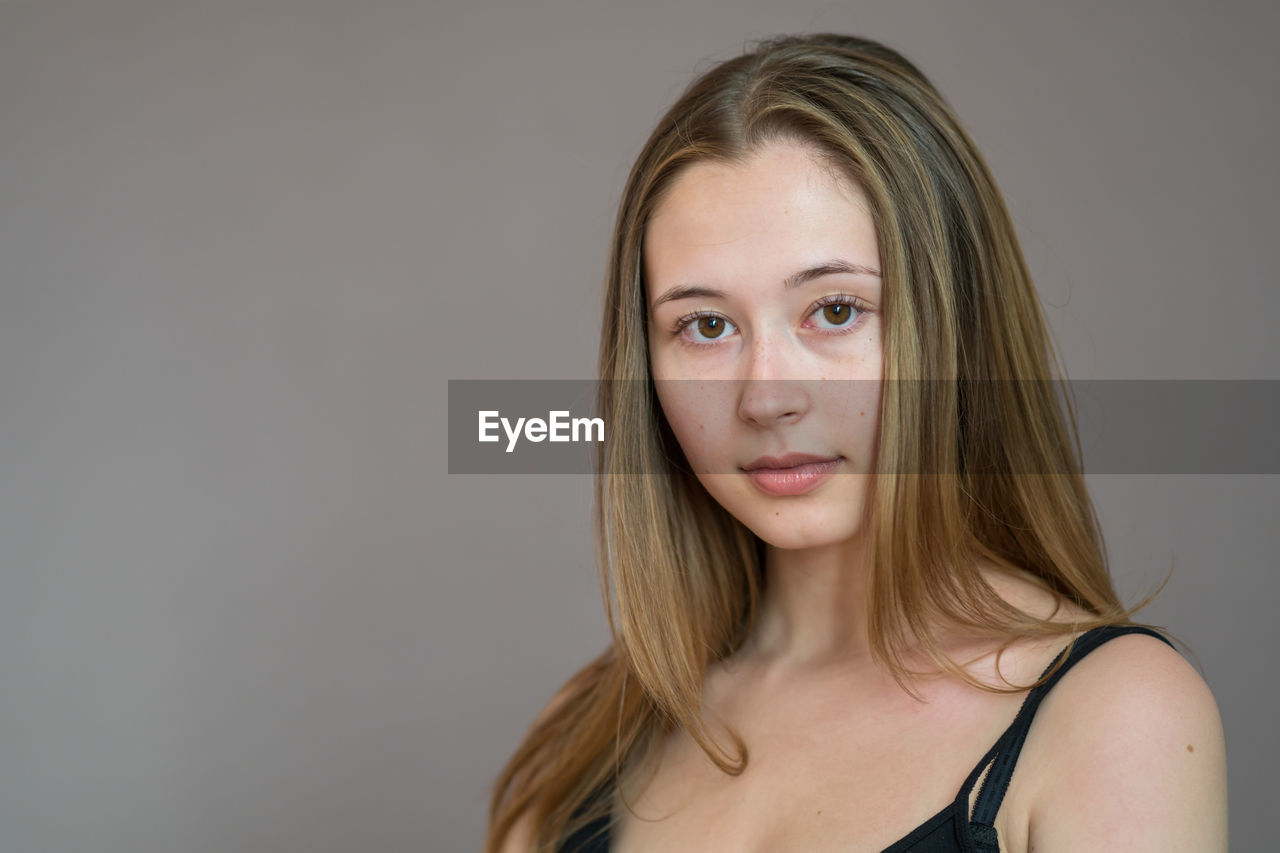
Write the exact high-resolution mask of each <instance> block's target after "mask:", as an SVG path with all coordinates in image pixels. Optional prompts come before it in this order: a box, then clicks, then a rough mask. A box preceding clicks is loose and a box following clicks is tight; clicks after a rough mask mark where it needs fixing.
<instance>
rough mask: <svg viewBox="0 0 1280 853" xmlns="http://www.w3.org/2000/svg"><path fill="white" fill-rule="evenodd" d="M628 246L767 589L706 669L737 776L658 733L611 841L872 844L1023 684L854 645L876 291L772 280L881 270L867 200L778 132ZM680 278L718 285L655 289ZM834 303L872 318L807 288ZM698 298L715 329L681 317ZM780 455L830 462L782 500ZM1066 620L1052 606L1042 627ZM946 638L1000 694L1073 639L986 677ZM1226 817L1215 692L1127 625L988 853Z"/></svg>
mask: <svg viewBox="0 0 1280 853" xmlns="http://www.w3.org/2000/svg"><path fill="white" fill-rule="evenodd" d="M644 251H645V269H646V289H647V299H648V303H649V305H650V307H651V310H650V320H649V343H650V353H651V369H652V372H653V375H654V379H655V383H656V385H657V388H658V395H659V401H660V403H661V405H662V409H663V412H664V414H665V416H666V418H667V420H668V421H669V423H670V424H671V427H672V430H673V432H674V433H675V435H676V437H677V439H678V440H679V442H680V445H681V448H682V449H683V450H684V452H685V455H686V457H687V458H688V460H689V462H690V464H691V465H692V467H693V470H694V472H695V474H696V476H697V477H698V479H699V480H700V482H702V484H703V485H704V487H705V488H706V489H707V491H708V492H709V493H710V494H711V495H712V496H713V497H714V498H715V499H716V500H717V501H719V502H720V504H721V505H722V506H724V507H725V509H726V510H728V511H729V512H730V513H732V514H733V515H734V516H735V517H736V518H738V519H739V520H740V521H742V522H743V523H744V524H745V525H746V526H747V527H749V528H750V529H751V530H752V531H754V532H755V533H756V534H757V535H758V536H759V537H760V538H761V539H763V540H764V541H765V543H766V546H767V547H766V557H765V571H766V575H767V582H766V592H765V597H764V600H763V602H762V606H761V611H760V618H759V621H758V623H757V626H756V629H755V631H754V632H753V634H752V636H751V637H750V638H749V639H748V641H747V643H746V644H745V645H744V646H743V647H742V649H740V650H739V651H738V653H736V654H735V655H734V657H733V658H732V659H730V660H726V661H720V662H717V663H716V664H714V665H713V666H712V667H711V668H710V670H709V671H708V673H707V676H706V680H705V684H704V707H703V710H704V712H705V713H706V714H707V716H708V719H710V720H713V721H715V722H713V730H716V729H715V725H716V724H720V725H731V726H732V727H733V728H735V729H736V730H737V731H738V732H739V733H740V734H741V735H742V736H743V737H744V738H745V740H746V742H747V744H748V746H749V747H750V749H751V760H750V763H749V765H748V767H747V770H746V771H745V772H744V773H743V774H742V775H740V776H737V777H732V776H728V775H726V774H724V773H722V772H720V771H719V769H718V768H716V767H715V766H714V765H713V764H712V763H711V762H710V761H709V760H708V759H707V758H706V756H705V755H704V754H703V753H702V752H701V750H699V749H698V748H697V746H696V744H694V743H693V742H692V740H691V739H690V738H688V737H687V735H685V734H684V733H683V732H682V731H679V730H677V731H675V732H673V733H671V734H670V735H669V736H668V737H667V738H666V740H665V741H664V743H663V746H662V750H661V754H660V755H659V756H658V758H657V760H656V761H655V762H654V763H653V765H651V766H646V767H633V768H629V769H628V772H627V774H626V776H625V778H624V780H623V784H622V789H623V794H624V796H625V799H626V801H627V806H626V807H624V806H621V805H619V806H617V807H616V810H617V814H618V816H619V820H620V823H619V825H618V827H617V829H616V831H615V833H614V838H613V850H615V851H621V853H630V851H643V850H664V851H682V850H689V851H693V850H707V849H717V850H735V851H764V850H770V851H786V850H797V851H799V850H805V851H837V850H838V851H842V853H858V851H868V853H876V851H880V850H882V849H883V848H884V847H885V846H887V845H889V844H890V843H892V842H894V841H896V840H898V839H899V838H900V837H901V836H903V835H904V834H906V832H908V831H909V830H911V829H913V828H914V827H915V826H917V825H918V824H920V823H921V822H923V821H924V820H926V819H927V818H929V817H932V816H933V815H934V814H935V813H936V812H938V811H939V810H940V809H941V808H942V807H943V806H944V805H945V804H947V803H948V802H950V800H951V799H952V798H953V797H954V795H955V792H956V791H957V790H958V789H959V787H960V784H961V783H962V781H963V779H964V777H965V776H966V775H967V774H968V772H969V771H970V770H971V769H972V767H973V766H974V765H975V764H976V763H977V761H978V759H979V758H980V757H981V756H982V754H983V753H984V752H985V751H986V750H987V748H988V747H989V746H990V745H991V744H992V743H993V742H994V741H995V739H996V738H997V737H998V736H999V734H1000V733H1001V732H1002V731H1003V730H1004V729H1005V727H1007V726H1008V725H1009V723H1010V722H1011V721H1012V720H1013V718H1014V716H1015V715H1016V713H1017V710H1018V707H1019V705H1020V704H1021V702H1022V699H1023V698H1024V697H1023V694H1014V695H1004V696H1002V695H995V694H990V693H985V692H983V691H979V690H976V689H974V688H972V687H970V686H968V685H964V684H963V683H960V682H958V681H956V680H955V679H951V678H938V679H935V680H932V681H929V682H926V683H925V684H924V685H923V687H922V692H923V693H924V695H925V697H926V699H927V702H926V703H924V704H920V703H916V702H915V701H914V700H913V699H911V697H909V696H907V695H906V694H905V693H903V692H902V691H901V689H900V688H899V687H898V686H897V685H896V684H895V683H894V682H893V680H892V678H890V677H888V676H887V675H885V674H883V673H882V672H880V671H879V669H878V668H877V667H875V666H874V665H873V663H872V661H871V659H870V657H869V654H868V651H867V639H866V633H865V625H864V624H863V622H862V617H861V614H862V613H863V612H864V605H865V595H866V583H865V577H866V570H867V557H868V554H867V551H866V542H865V539H864V534H865V530H866V516H865V513H866V508H867V497H868V491H867V490H868V487H869V477H868V472H869V471H870V470H871V465H872V460H873V458H874V453H875V446H876V440H877V434H876V424H877V422H878V418H879V405H880V382H881V378H882V376H883V357H882V352H883V346H882V340H881V315H880V306H881V298H882V294H881V282H880V280H879V278H878V277H877V276H876V275H874V274H851V273H837V274H830V275H822V276H819V277H816V278H813V279H812V280H811V281H809V282H807V283H806V284H803V285H801V286H799V287H796V288H794V289H788V288H787V287H785V286H784V281H786V280H787V278H788V277H789V276H793V275H794V274H796V273H797V272H798V271H801V270H804V269H809V268H812V267H814V266H815V265H818V264H823V263H826V262H829V261H832V260H833V259H842V260H844V261H848V262H851V263H854V264H861V265H863V266H865V267H868V268H869V269H870V270H872V271H874V270H878V269H879V261H878V244H877V240H876V234H875V229H874V226H873V224H872V220H871V217H870V214H869V211H868V208H867V203H866V200H865V197H864V196H863V195H862V193H861V192H860V191H859V190H858V188H857V187H855V186H853V185H851V184H850V183H848V182H847V181H845V180H843V179H841V178H839V177H837V176H836V175H835V174H833V173H832V172H831V171H830V170H829V169H828V168H826V167H825V166H824V165H823V164H822V163H821V162H820V161H819V160H817V159H815V158H814V157H813V156H812V154H811V152H810V151H808V150H807V149H805V148H804V147H803V146H801V145H798V144H794V143H777V144H772V145H770V146H767V147H766V148H764V149H762V150H761V151H760V152H758V153H757V154H756V155H755V156H753V157H752V158H750V159H749V160H748V161H746V162H745V163H741V164H733V165H728V164H716V163H698V164H695V165H693V166H691V167H689V168H688V169H687V170H686V171H685V172H684V173H682V175H681V176H680V177H679V178H677V180H676V183H675V185H674V187H673V189H672V192H671V193H670V195H668V196H667V197H666V198H665V199H664V200H663V202H662V204H660V205H659V207H658V209H657V210H656V212H655V214H654V216H653V217H652V219H651V221H650V223H649V226H648V229H647V232H646V242H645V247H644ZM682 286H701V287H705V288H712V289H715V290H718V291H721V292H722V295H720V296H705V295H704V296H699V297H697V298H688V299H677V300H672V301H668V302H664V303H663V304H659V305H655V303H656V302H657V301H658V300H659V299H660V298H661V297H662V296H663V295H664V294H667V293H668V292H670V291H671V290H672V289H673V288H677V287H682ZM841 294H843V295H845V296H853V297H856V298H857V300H858V301H859V303H860V305H859V307H860V308H861V309H865V313H860V312H859V311H853V312H849V311H848V309H845V311H844V313H841V312H840V311H839V310H836V311H834V312H832V311H831V310H830V309H824V308H823V307H820V306H818V305H817V304H816V303H817V302H818V300H821V299H823V298H824V297H832V296H840V295H841ZM695 312H697V313H704V314H709V315H713V317H714V318H716V319H711V320H707V319H706V318H703V319H699V320H693V321H692V322H690V323H689V324H688V325H687V326H685V327H684V328H683V330H681V331H679V332H676V331H675V327H676V325H677V324H678V323H679V321H681V319H682V318H687V317H688V315H690V314H692V313H695ZM853 315H856V316H853ZM851 316H852V319H850V317H851ZM779 380H785V381H779ZM836 380H841V381H836ZM843 380H860V381H857V382H849V381H843ZM786 452H807V453H814V454H818V455H822V456H832V455H838V456H840V457H842V461H841V463H840V469H839V474H838V475H837V476H834V477H832V478H830V479H828V480H827V481H825V482H824V483H823V484H822V485H820V486H819V487H818V488H817V489H815V490H813V491H811V492H809V493H808V494H805V495H802V496H787V497H777V496H772V495H769V494H766V493H764V492H762V491H761V490H759V489H758V488H757V487H756V486H755V485H754V484H753V483H752V482H751V481H750V479H749V478H748V477H747V476H746V474H745V473H743V472H742V471H741V470H740V467H741V466H742V465H744V464H746V463H748V462H750V461H751V460H753V459H755V458H756V457H758V456H760V455H762V454H770V455H775V456H777V455H781V454H783V453H786ZM980 570H982V571H983V572H984V575H985V576H986V577H987V578H988V580H989V582H990V583H992V585H993V586H994V587H996V589H997V590H998V591H999V592H1000V593H1001V595H1003V596H1004V597H1005V598H1006V599H1007V600H1008V601H1010V602H1011V603H1013V604H1015V605H1016V606H1018V607H1021V608H1023V609H1025V610H1027V611H1029V612H1032V613H1035V614H1037V615H1039V616H1042V617H1048V616H1049V614H1050V612H1051V611H1052V610H1053V605H1054V602H1053V601H1052V599H1051V598H1050V597H1049V595H1048V594H1047V593H1046V592H1044V591H1043V590H1042V589H1040V588H1039V587H1037V586H1036V585H1034V584H1032V583H1031V582H1029V581H1028V580H1027V579H1026V578H1025V577H1020V576H1018V575H1014V574H1007V573H1004V572H999V571H997V570H996V569H995V568H994V567H980ZM1080 616H1083V614H1081V613H1080V612H1079V611H1076V610H1074V609H1073V608H1071V607H1070V606H1066V605H1064V606H1063V607H1062V608H1061V609H1060V610H1059V611H1058V613H1057V615H1056V616H1055V617H1054V618H1055V619H1056V620H1059V621H1068V620H1070V619H1072V618H1076V617H1080ZM944 636H945V646H946V648H947V650H948V652H949V653H950V654H952V656H953V657H954V658H955V659H956V660H959V661H972V666H971V667H970V670H971V672H972V673H973V674H974V675H975V676H977V677H979V678H980V679H982V680H984V681H986V682H987V683H989V684H992V685H997V686H1008V685H1007V683H1006V682H1005V681H1004V680H1002V679H1008V680H1009V681H1012V682H1014V683H1020V684H1022V683H1027V682H1029V681H1031V680H1033V679H1034V678H1035V677H1036V676H1037V675H1038V674H1039V673H1040V672H1041V671H1042V670H1043V669H1044V668H1045V666H1047V665H1048V663H1049V662H1050V661H1051V660H1052V659H1053V657H1054V656H1055V655H1056V654H1057V653H1058V651H1059V650H1060V649H1061V648H1062V647H1063V646H1064V645H1065V644H1066V639H1065V638H1062V637H1059V638H1055V639H1053V640H1048V641H1028V640H1023V641H1019V642H1017V643H1015V644H1014V645H1013V646H1012V647H1011V648H1010V649H1009V651H1008V652H1006V653H1005V655H1004V656H1003V657H1002V658H1001V660H1000V666H999V669H998V670H997V668H996V661H995V655H994V648H995V645H994V644H992V643H990V641H989V640H981V639H978V638H974V637H967V636H963V635H960V634H947V635H944ZM651 772H652V773H653V774H654V775H653V776H652V778H650V773H651ZM646 782H647V784H645V783H646ZM976 791H977V786H975V790H974V794H975V796H976ZM1226 817H1227V808H1226V751H1225V741H1224V738H1223V734H1222V725H1221V720H1220V717H1219V714H1218V709H1217V706H1216V704H1215V702H1214V700H1213V696H1212V694H1211V692H1210V691H1209V688H1208V687H1207V685H1205V683H1204V681H1203V679H1201V677H1200V676H1199V674H1198V673H1197V672H1196V671H1195V670H1194V669H1193V668H1192V667H1191V666H1190V664H1188V663H1187V662H1186V661H1185V660H1184V659H1183V658H1182V656H1181V655H1179V654H1178V653H1177V652H1176V651H1174V650H1173V649H1171V648H1169V647H1168V646H1166V645H1165V644H1163V643H1161V642H1159V641H1157V640H1155V639H1154V638H1151V637H1147V636H1142V635H1129V636H1123V637H1119V638H1117V639H1114V640H1112V641H1110V642H1108V643H1106V644H1104V645H1103V646H1102V647H1100V648H1098V649H1096V650H1095V651H1093V652H1092V653H1091V654H1090V655H1089V656H1087V657H1086V658H1085V659H1084V660H1083V661H1082V662H1080V663H1079V664H1077V665H1076V666H1075V667H1074V668H1073V669H1072V670H1071V671H1070V672H1069V673H1068V674H1067V675H1066V676H1065V677H1064V678H1063V679H1062V680H1061V681H1060V682H1059V683H1058V684H1057V686H1056V687H1055V688H1054V689H1053V691H1051V692H1050V694H1049V696H1048V697H1047V698H1046V700H1045V702H1044V703H1043V704H1042V705H1041V708H1040V711H1039V713H1038V714H1037V717H1036V720H1035V723H1034V725H1033V726H1032V728H1031V732H1030V735H1029V737H1028V739H1027V742H1026V744H1025V746H1024V749H1023V752H1022V755H1021V757H1020V759H1019V761H1018V765H1017V770H1016V772H1015V773H1014V776H1013V780H1012V782H1011V784H1010V787H1009V790H1008V793H1007V795H1006V797H1005V800H1004V803H1003V805H1002V807H1001V810H1000V813H999V815H998V818H997V830H998V832H999V834H1000V839H1001V845H1002V849H1003V850H1006V851H1018V853H1022V851H1029V850H1035V851H1038V853H1073V852H1074V851H1082V850H1126V851H1138V853H1143V851H1153V853H1154V851H1161V853H1169V851H1193V850H1194V851H1224V850H1226V849H1227V848H1226V839H1227V830H1226Z"/></svg>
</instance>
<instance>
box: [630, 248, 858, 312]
mask: <svg viewBox="0 0 1280 853" xmlns="http://www.w3.org/2000/svg"><path fill="white" fill-rule="evenodd" d="M842 273H843V274H848V275H864V276H871V277H873V278H879V277H880V271H879V270H877V269H872V268H871V267H869V266H866V265H865V264H854V263H850V262H849V261H845V260H841V259H840V258H834V259H832V260H830V261H825V262H824V263H821V264H818V265H817V266H812V267H808V268H807V269H802V270H800V271H799V272H797V273H794V274H793V275H790V276H787V278H786V280H785V281H784V282H783V283H782V284H783V288H784V289H786V290H795V289H796V288H797V287H800V286H801V285H805V284H808V283H809V282H811V281H813V280H814V279H816V278H822V277H823V276H827V275H839V274H842ZM724 296H725V293H724V291H723V290H716V289H715V288H714V287H707V286H705V285H701V284H682V285H679V286H678V287H673V288H671V289H670V290H668V291H667V292H666V293H664V294H662V295H661V296H659V297H658V298H657V299H655V300H653V305H651V306H649V310H650V311H652V310H653V309H655V308H657V307H658V306H659V305H661V304H663V303H664V302H674V301H675V300H677V299H692V298H695V297H698V298H702V299H723V298H724Z"/></svg>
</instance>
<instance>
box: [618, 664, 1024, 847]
mask: <svg viewBox="0 0 1280 853" xmlns="http://www.w3.org/2000/svg"><path fill="white" fill-rule="evenodd" d="M1005 671H1006V674H1007V672H1008V671H1007V670H1005ZM921 692H922V695H923V696H924V698H925V699H926V700H927V701H926V702H923V703H922V702H918V701H916V700H915V699H913V698H911V697H910V696H909V695H907V694H905V693H903V692H902V691H900V690H899V689H896V688H890V687H887V686H886V685H885V684H884V683H883V682H882V681H875V682H873V681H872V680H870V679H864V680H862V681H858V680H857V679H853V680H849V681H847V682H846V683H839V682H838V680H832V679H824V680H813V681H810V682H807V683H803V684H800V683H787V682H782V681H773V682H771V681H769V680H767V679H766V680H760V681H756V682H752V681H749V680H743V681H741V682H740V683H738V684H736V685H734V684H732V683H730V682H729V680H727V679H723V678H721V680H720V681H718V682H716V681H713V680H711V679H709V680H708V688H707V690H706V693H707V698H706V700H705V701H704V714H705V715H706V718H707V720H708V722H709V724H710V726H711V731H712V732H713V733H714V734H715V736H716V738H717V741H718V742H719V743H720V744H721V745H722V746H724V747H725V748H726V749H728V750H729V751H730V752H732V741H731V739H730V738H729V737H728V735H727V733H726V729H725V726H724V724H725V723H727V724H728V725H731V726H732V727H733V729H734V730H735V731H737V733H738V734H739V735H741V736H742V738H743V740H744V741H745V743H746V746H747V748H748V751H749V760H748V763H747V767H746V769H745V771H743V772H742V773H741V774H740V775H737V776H734V775H730V774H727V773H725V772H723V771H722V770H720V768H719V767H717V766H716V765H715V764H714V763H713V762H712V761H711V760H710V758H708V757H707V755H706V754H705V753H704V752H703V750H702V749H701V748H700V747H699V746H698V745H697V743H696V742H695V741H694V740H693V738H692V737H691V736H690V735H689V734H688V733H687V732H685V731H684V730H677V731H675V732H672V733H671V734H669V735H667V736H666V737H665V738H664V739H663V740H662V742H661V746H660V750H659V751H658V752H657V753H656V754H655V756H654V758H653V760H652V761H651V762H650V763H649V764H647V765H645V766H644V767H643V768H633V771H632V772H631V773H628V775H627V777H626V781H624V785H623V789H624V792H625V793H626V797H627V804H628V805H629V807H630V808H629V809H628V808H627V807H625V806H621V805H618V804H616V803H615V812H616V814H617V818H618V823H617V825H616V826H615V828H614V830H613V831H612V833H611V837H612V840H611V845H610V850H611V853H633V852H634V851H647V850H664V851H672V853H678V852H679V851H686V850H687V851H695V850H698V851H702V850H707V849H716V850H726V851H743V853H748V851H765V850H768V851H786V850H797V851H799V850H804V851H809V852H810V853H815V852H816V853H821V851H841V853H880V851H883V850H884V849H885V848H887V847H889V846H890V845H892V844H893V843H895V842H897V841H898V840H900V839H901V838H903V837H904V836H905V835H907V834H908V833H909V832H911V831H912V830H914V829H916V828H917V827H918V826H920V825H921V824H923V823H924V822H925V821H927V820H929V819H930V818H933V817H934V816H935V815H937V814H938V813H939V812H940V811H941V810H943V809H944V808H946V807H948V806H949V805H950V804H951V803H952V802H953V801H954V800H955V799H956V795H957V793H958V792H959V790H960V789H961V787H962V785H963V783H964V781H965V779H966V777H968V776H969V774H970V772H971V771H973V770H974V768H975V767H976V766H977V765H978V763H979V761H980V759H981V758H982V757H983V756H984V755H985V753H986V752H987V751H988V749H989V748H990V747H991V745H992V744H993V743H995V741H996V740H997V738H999V736H1000V735H1001V733H1002V732H1004V730H1005V729H1006V728H1007V727H1008V726H1009V724H1010V723H1011V722H1012V720H1013V719H1014V717H1015V716H1016V714H1017V712H1018V708H1019V706H1020V705H1021V703H1022V700H1023V698H1024V696H1025V694H1014V695H1005V696H1001V695H995V694H991V693H985V692H983V691H979V690H976V689H975V688H971V687H965V686H963V685H962V684H959V685H958V684H955V683H941V684H932V685H928V684H926V685H923V686H922V687H921ZM717 720H718V721H720V722H717ZM1045 748H1046V745H1045V744H1044V743H1043V742H1041V741H1040V740H1034V741H1033V740H1029V741H1028V744H1027V748H1025V749H1024V753H1023V757H1022V758H1020V760H1019V771H1018V773H1017V774H1015V777H1014V780H1013V781H1012V782H1011V784H1010V786H1009V789H1008V791H1007V793H1006V795H1005V798H1004V801H1003V803H1002V805H1001V807H1000V810H999V812H998V813H997V820H996V828H997V831H998V833H999V835H1000V838H1001V844H1002V849H1004V850H1006V851H1021V850H1023V849H1024V848H1025V839H1026V838H1027V836H1028V815H1029V810H1030V799H1031V795H1032V794H1031V792H1032V791H1034V790H1035V787H1036V784H1037V778H1036V777H1037V773H1036V768H1037V767H1038V766H1041V765H1043V764H1044V763H1045V762H1044V760H1043V756H1041V755H1038V753H1041V752H1043V750H1044V749H1045ZM650 773H652V776H650V775H649V774H650ZM646 780H648V781H647V784H645V783H646ZM980 785H981V777H980V778H979V780H978V783H977V784H975V785H974V786H973V789H972V791H971V792H970V809H972V804H973V801H974V799H976V795H977V791H978V789H979V787H980Z"/></svg>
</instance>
